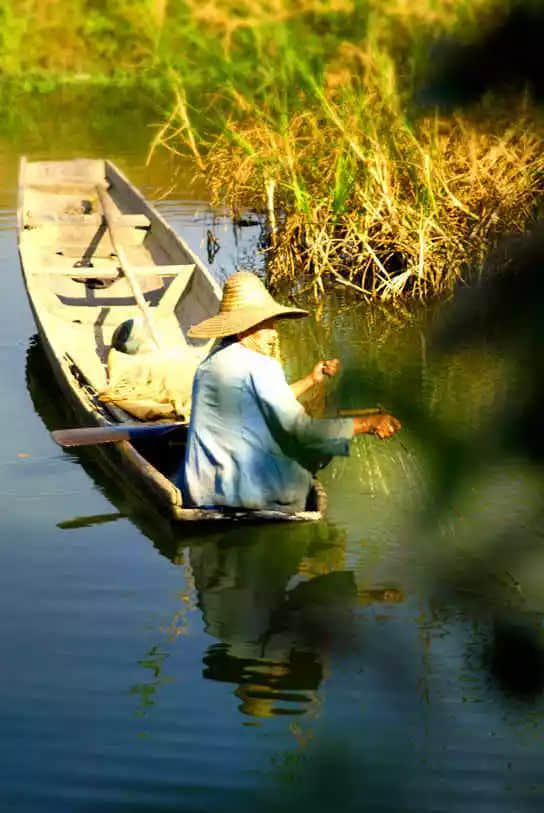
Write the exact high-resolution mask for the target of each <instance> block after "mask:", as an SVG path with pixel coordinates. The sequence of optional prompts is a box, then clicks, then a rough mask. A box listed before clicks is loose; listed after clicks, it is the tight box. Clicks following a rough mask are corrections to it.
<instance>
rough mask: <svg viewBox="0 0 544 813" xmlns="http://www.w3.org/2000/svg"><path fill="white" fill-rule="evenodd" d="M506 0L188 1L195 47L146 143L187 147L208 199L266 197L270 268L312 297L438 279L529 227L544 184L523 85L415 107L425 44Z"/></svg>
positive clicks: (488, 15) (433, 291)
mask: <svg viewBox="0 0 544 813" xmlns="http://www.w3.org/2000/svg"><path fill="white" fill-rule="evenodd" d="M507 7H508V4H507V3H506V2H499V0H479V2H473V3H470V4H469V3H466V2H463V0H455V1H454V2H446V0H443V2H432V0H427V2H420V3H417V4H409V3H403V2H401V0H397V2H391V1H390V2H385V0H364V2H363V0H354V1H353V2H348V0H335V1H334V2H328V3H323V2H319V1H318V0H306V2H303V3H300V2H298V3H296V4H295V3H294V2H290V0H269V2H268V3H264V4H260V6H259V7H256V6H255V5H254V4H253V3H252V2H241V1H240V0H237V1H236V2H233V0H221V2H219V1H218V0H208V2H207V3H206V4H204V5H202V4H201V3H198V2H197V0H187V6H186V8H187V11H188V16H187V19H186V21H185V31H186V34H187V36H188V39H189V40H190V43H191V47H190V52H189V53H186V54H185V58H184V59H181V60H180V61H179V62H178V64H177V66H176V71H175V73H173V74H172V76H173V82H174V84H175V91H176V102H175V107H174V109H173V111H172V115H171V117H170V118H169V120H168V121H167V123H166V124H165V127H164V128H163V130H162V131H161V132H160V133H159V134H158V137H157V141H156V143H157V144H158V143H162V144H163V145H165V146H166V147H168V148H169V149H173V150H176V151H180V152H190V153H191V154H192V155H193V157H194V159H195V165H196V167H197V168H198V170H199V171H200V172H201V173H202V174H203V175H204V176H205V178H206V180H207V183H208V185H209V188H210V189H211V192H212V195H213V198H214V202H216V203H221V204H223V205H227V206H229V207H230V208H231V209H232V211H233V212H234V213H235V214H236V213H237V212H239V211H241V210H243V209H245V208H251V209H256V210H259V211H261V212H263V213H266V215H267V217H268V225H269V235H268V248H267V267H268V271H269V278H270V280H271V281H272V282H273V283H275V282H279V281H281V280H284V279H287V280H290V281H293V280H296V281H297V282H298V283H302V284H303V285H305V286H306V287H308V286H310V287H311V288H312V289H313V291H314V292H315V294H316V295H320V294H321V293H322V292H323V291H324V290H325V289H326V287H327V285H329V284H331V283H334V284H340V285H343V286H346V287H349V288H351V289H354V290H356V291H357V292H358V293H359V294H360V295H361V296H363V297H365V298H368V299H375V298H380V299H382V300H391V299H409V298H418V299H422V300H428V299H430V298H432V297H436V296H439V295H442V294H444V293H446V292H448V291H449V290H451V288H452V286H453V285H454V284H455V282H456V281H457V280H458V279H459V278H463V277H466V276H467V275H468V274H469V273H472V272H473V271H474V270H476V271H478V270H479V269H480V268H481V267H482V264H483V261H484V258H485V257H486V255H487V254H488V251H489V249H490V248H491V247H492V246H493V244H494V242H495V241H496V239H497V237H498V236H500V235H502V234H504V233H508V232H512V231H513V232H515V231H519V230H522V229H524V228H525V227H526V225H527V224H528V223H529V222H530V221H531V219H532V217H533V216H534V214H535V209H536V207H537V205H538V202H539V199H540V197H541V194H542V191H543V188H544V176H543V172H542V170H543V159H542V154H543V153H542V147H543V130H542V127H541V124H540V122H539V120H538V116H537V115H536V114H535V112H534V110H533V108H532V105H531V103H530V101H529V99H528V98H527V97H525V96H523V95H517V96H510V97H509V98H508V99H506V100H505V98H504V97H502V98H499V97H496V98H492V97H491V96H487V97H485V98H484V100H483V101H482V102H481V103H479V104H478V105H477V106H473V107H472V108H471V109H470V110H469V111H468V112H464V113H462V114H461V113H451V114H449V115H441V116H439V115H438V114H436V113H432V112H431V113H430V112H429V111H427V112H426V114H425V115H424V116H422V115H421V114H419V115H418V111H417V110H416V109H415V105H414V99H416V98H417V91H418V87H419V86H420V83H421V80H422V77H425V76H428V75H429V72H432V63H433V59H434V58H435V54H433V50H432V43H433V42H436V41H437V40H438V39H439V38H440V37H443V36H446V35H450V36H459V37H462V38H464V39H466V40H470V38H471V37H473V36H474V35H475V34H476V32H477V31H479V30H480V29H481V28H482V26H486V25H488V24H489V23H490V21H493V20H495V19H497V18H498V17H499V18H500V15H501V14H504V13H506V11H507Z"/></svg>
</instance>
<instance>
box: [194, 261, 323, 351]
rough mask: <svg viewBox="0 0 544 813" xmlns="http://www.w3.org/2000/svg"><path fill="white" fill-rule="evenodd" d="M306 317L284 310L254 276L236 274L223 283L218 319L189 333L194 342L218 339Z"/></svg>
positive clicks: (196, 327) (301, 312)
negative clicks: (264, 324)
mask: <svg viewBox="0 0 544 813" xmlns="http://www.w3.org/2000/svg"><path fill="white" fill-rule="evenodd" d="M301 316H308V311H304V310H301V309H300V308H286V307H285V306H284V305H280V304H279V302H276V300H275V299H273V298H272V296H271V295H270V294H269V293H268V291H267V290H266V288H265V287H264V285H263V283H262V282H261V280H260V279H259V277H258V276H257V275H256V274H252V273H251V272H250V271H238V272H237V273H236V274H233V275H232V276H231V277H229V278H228V280H227V281H226V282H225V287H224V288H223V299H222V300H221V306H220V308H219V313H218V314H217V316H212V317H211V318H210V319H205V320H204V321H203V322H199V323H198V324H197V325H193V326H192V327H191V328H190V330H189V336H192V337H194V338H197V339H211V338H220V337H222V336H232V335H233V334H235V333H243V332H244V331H246V330H249V328H251V327H254V326H255V325H258V324H259V323H260V322H265V321H266V320H267V319H285V318H289V317H290V318H292V319H297V318H300V317H301Z"/></svg>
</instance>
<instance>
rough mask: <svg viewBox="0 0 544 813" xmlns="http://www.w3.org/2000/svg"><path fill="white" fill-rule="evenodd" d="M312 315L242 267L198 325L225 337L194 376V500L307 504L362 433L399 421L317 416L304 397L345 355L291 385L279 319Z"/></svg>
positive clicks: (186, 479) (291, 507) (186, 482)
mask: <svg viewBox="0 0 544 813" xmlns="http://www.w3.org/2000/svg"><path fill="white" fill-rule="evenodd" d="M306 315H307V312H306V311H303V310H299V309H297V308H287V307H284V306H282V305H279V304H278V303H277V302H275V300H274V299H273V298H272V297H271V296H270V294H269V293H268V291H267V290H266V288H265V287H264V285H263V283H262V282H261V281H260V279H259V278H258V277H257V276H255V275H254V274H251V273H249V272H244V271H241V272H239V273H237V274H233V275H232V276H231V277H230V278H229V279H228V280H227V282H226V283H225V288H224V291H223V299H222V302H221V308H220V311H219V314H217V316H214V317H212V318H211V319H206V320H205V321H204V322H201V323H200V324H198V325H196V326H194V327H193V328H191V330H190V331H189V334H190V335H191V336H194V337H199V338H223V339H224V341H223V343H222V344H220V345H219V346H218V347H216V348H215V350H214V351H212V353H211V354H210V356H208V358H207V359H206V360H205V361H204V362H203V363H202V364H201V365H200V367H199V369H198V371H197V374H196V376H195V380H194V385H193V396H192V414H191V423H190V427H189V437H188V442H187V451H186V458H185V466H184V476H183V478H182V480H183V482H182V484H181V485H182V490H183V497H184V503H185V504H186V505H196V506H201V507H213V506H232V507H244V508H250V509H271V510H279V511H286V512H292V511H300V510H304V508H305V503H306V497H307V495H308V492H309V490H310V485H311V480H312V474H313V473H314V472H315V471H316V470H317V469H319V468H321V467H322V466H324V465H326V463H327V462H328V461H329V460H330V458H331V457H332V456H333V455H347V454H348V453H349V442H350V440H351V438H352V437H353V436H354V435H358V434H362V433H368V434H376V435H377V436H378V437H380V438H385V437H389V436H390V435H392V434H393V433H394V432H396V431H397V430H398V429H399V428H400V424H399V422H398V421H397V420H396V419H395V418H393V417H392V416H391V415H371V416H366V417H360V418H344V419H322V420H314V419H312V418H310V417H309V415H308V414H307V413H306V412H305V410H304V408H303V407H302V405H301V404H299V402H298V401H297V398H298V397H300V395H302V394H303V393H304V392H306V391H307V390H308V389H310V388H311V387H313V386H314V384H317V383H319V382H320V381H321V380H322V379H323V376H324V375H334V374H335V373H336V371H337V369H338V362H337V361H336V360H334V361H327V362H325V361H321V362H319V363H318V365H316V367H315V368H314V369H313V370H312V372H311V373H310V374H309V375H308V376H306V377H305V378H303V379H301V380H300V381H298V382H296V383H295V384H293V385H291V387H289V385H288V384H287V381H286V379H285V375H284V373H283V369H282V367H281V365H280V364H279V362H278V361H277V360H276V359H275V358H273V351H274V347H276V346H277V333H276V329H275V321H276V320H277V319H284V318H289V317H291V318H294V317H301V316H306Z"/></svg>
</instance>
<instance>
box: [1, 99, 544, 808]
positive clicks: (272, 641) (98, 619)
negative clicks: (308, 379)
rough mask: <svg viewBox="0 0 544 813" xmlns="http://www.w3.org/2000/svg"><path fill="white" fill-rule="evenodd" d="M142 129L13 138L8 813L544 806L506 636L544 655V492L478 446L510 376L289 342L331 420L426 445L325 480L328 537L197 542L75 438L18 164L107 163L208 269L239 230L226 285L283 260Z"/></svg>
mask: <svg viewBox="0 0 544 813" xmlns="http://www.w3.org/2000/svg"><path fill="white" fill-rule="evenodd" d="M47 109H48V108H47V105H46V104H44V109H43V111H42V116H43V120H44V121H45V120H46V119H47V116H46V111H47ZM33 111H34V114H35V109H34V108H33ZM123 115H125V116H126V117H128V113H126V114H123ZM126 117H125V118H123V117H120V119H119V121H118V122H117V126H116V127H114V126H113V125H112V124H111V121H110V120H109V119H108V126H107V127H106V125H104V128H103V131H102V132H101V131H100V128H99V127H97V124H96V122H95V123H94V124H93V126H92V128H91V127H90V126H86V125H85V122H82V120H81V117H80V116H79V114H78V115H75V114H74V113H73V111H72V112H71V108H70V107H69V106H68V107H66V108H65V109H64V110H63V115H62V129H61V131H60V141H57V145H56V148H55V150H52V149H49V148H47V146H46V144H47V140H46V138H45V137H42V135H41V132H42V130H41V129H40V126H39V125H40V123H39V121H36V120H32V121H30V122H29V123H28V124H27V126H26V127H23V126H22V125H21V128H20V129H19V130H18V131H17V138H14V137H8V136H6V137H5V138H4V139H3V141H2V142H0V173H1V175H0V177H1V179H2V183H1V185H0V271H1V273H2V278H3V285H2V292H3V294H2V298H1V300H0V376H1V393H2V398H1V401H0V410H1V417H2V425H3V427H4V432H3V444H2V450H3V454H2V458H1V460H0V495H1V501H2V511H1V514H0V517H1V519H0V523H1V525H0V528H1V531H0V539H1V542H0V565H1V566H0V630H1V633H0V634H1V651H2V668H1V670H0V688H1V691H0V720H1V722H2V735H1V740H0V765H1V766H2V769H1V771H2V781H1V784H0V809H1V810H6V811H7V810H10V811H11V810H17V811H21V812H22V813H23V812H24V813H26V812H27V811H28V813H36V812H37V811H40V813H41V811H44V812H45V811H47V812H48V813H49V811H51V813H65V812H66V813H67V812H68V811H93V812H94V811H100V812H101V813H102V811H104V813H105V812H106V811H108V813H109V811H112V813H113V811H135V812H138V813H139V812H140V811H141V812H142V813H143V812H144V811H145V812H146V813H148V812H150V811H157V812H158V811H170V810H171V811H216V810H217V811H219V810H230V809H233V810H234V809H236V810H238V811H239V810H256V809H261V810H276V809H278V808H280V806H281V807H282V808H283V809H285V810H301V809H308V810H315V811H325V810H327V811H328V810H358V811H360V810H369V811H381V810H384V811H385V810H387V811H389V810H391V811H399V810H403V811H404V810H410V811H414V812H416V811H418V812H419V811H457V810H459V811H461V810H462V811H466V810H478V811H508V812H509V813H513V811H525V810H535V811H536V810H541V809H542V806H543V804H544V779H543V778H542V767H541V766H542V758H543V756H544V747H543V743H542V740H543V733H544V701H543V699H542V696H541V691H540V690H541V688H542V680H541V678H542V670H543V667H542V662H541V661H540V660H539V657H538V651H536V654H535V652H533V650H532V649H530V651H529V673H530V676H532V677H533V678H534V680H533V681H532V682H531V680H529V682H528V683H527V682H526V683H524V684H523V685H519V681H518V682H516V672H515V665H516V663H517V662H519V663H521V664H522V665H523V663H524V662H526V661H527V657H526V656H527V649H524V648H523V646H522V645H520V644H519V641H517V639H516V640H515V641H514V645H513V646H511V645H510V638H509V630H511V628H512V625H515V626H517V627H520V628H522V629H523V630H524V635H525V638H524V639H523V640H524V641H525V640H530V641H533V640H538V638H539V637H540V636H541V633H542V612H543V610H544V571H543V569H542V564H543V563H542V556H541V555H540V553H539V551H538V550H537V551H535V549H534V548H533V547H532V545H531V543H532V542H533V541H534V540H540V539H541V535H542V527H543V526H542V522H541V518H540V515H541V487H542V478H541V477H540V476H539V475H538V473H536V472H535V470H534V468H532V467H530V466H529V465H528V464H527V463H525V462H524V460H523V459H522V458H521V456H519V455H518V456H517V457H516V456H514V455H512V454H510V455H505V454H494V455H491V454H489V452H488V451H487V452H486V451H485V449H483V447H482V448H481V447H480V446H479V445H478V438H480V437H481V431H480V427H482V426H485V425H486V422H487V423H488V422H489V415H490V414H491V410H492V409H493V406H494V404H495V403H496V402H497V400H498V399H500V397H501V394H503V393H504V391H505V390H507V388H508V381H509V380H510V376H511V370H510V369H509V367H508V363H507V361H505V360H504V359H503V358H501V357H499V356H497V355H495V354H494V353H493V351H492V350H491V349H489V348H479V349H478V350H474V349H473V350H463V351H461V350H460V351H458V352H456V353H455V354H451V355H448V356H447V357H443V358H440V359H438V360H436V359H434V358H433V359H431V358H430V356H429V352H428V339H429V331H430V325H429V321H430V320H429V319H428V318H426V319H418V320H417V321H416V320H414V321H413V322H412V323H411V324H408V325H405V326H402V325H401V324H400V323H399V322H398V321H397V319H396V318H395V317H394V315H384V314H382V315H378V314H376V313H370V314H369V313H368V312H367V311H366V310H365V309H364V308H362V307H360V306H359V307H356V306H355V305H354V303H350V302H346V301H343V300H342V299H338V301H336V302H335V304H334V306H332V305H331V306H329V307H327V308H326V309H324V311H323V312H322V313H319V314H318V317H319V321H315V320H312V321H310V320H307V324H305V325H296V326H295V325H290V326H286V329H287V332H286V334H285V335H284V337H283V349H284V356H285V363H286V366H287V368H288V370H289V372H290V373H291V374H292V375H298V374H299V373H302V372H305V371H306V370H307V368H309V367H310V366H311V365H312V363H313V362H315V361H316V360H317V359H318V358H320V357H322V356H329V355H339V356H340V357H341V358H342V360H343V362H344V374H343V377H342V379H340V381H338V382H336V385H335V387H333V388H332V389H331V391H330V392H329V393H328V396H327V403H326V405H325V407H326V409H327V410H329V411H331V410H334V408H335V407H336V406H338V405H342V406H350V405H355V404H359V405H360V404H372V403H375V402H376V401H377V400H380V401H383V402H385V403H396V404H397V409H398V410H399V409H400V412H399V415H400V417H401V418H402V419H403V421H404V424H405V426H404V429H403V433H402V435H401V436H399V437H397V438H395V439H393V440H392V441H391V442H390V443H388V444H379V443H378V442H376V441H372V440H370V439H360V440H358V441H357V442H356V444H354V446H353V450H352V455H351V457H350V458H348V459H345V460H341V461H336V462H335V463H334V464H333V465H332V466H330V467H329V468H328V469H327V471H326V472H325V473H324V476H323V480H324V482H325V484H326V486H327V489H328V492H329V499H330V512H329V516H328V519H327V521H326V522H323V523H320V524H317V525H307V526H306V525H305V526H296V527H289V528H285V527H283V526H282V527H261V528H258V529H244V530H240V529H230V530H227V531H221V532H217V531H215V530H212V531H207V532H206V533H205V534H204V533H202V532H201V533H198V532H196V531H195V530H194V529H175V528H173V527H172V526H170V525H168V524H167V523H165V522H164V521H163V520H162V519H161V518H160V517H159V516H156V515H154V514H153V513H151V512H149V511H148V510H146V509H144V508H143V507H142V506H141V505H138V503H136V504H135V503H134V502H133V501H131V500H130V495H127V493H126V491H125V489H124V488H123V484H122V483H115V482H111V481H108V480H107V479H106V478H105V477H104V475H103V474H101V472H100V469H99V468H97V467H96V464H95V460H94V458H93V454H92V451H91V452H88V453H82V454H79V455H78V454H71V453H66V452H63V451H62V450H61V449H60V448H59V447H57V446H56V445H55V444H54V443H53V441H52V440H51V438H50V435H49V430H50V429H52V428H54V427H55V426H59V425H62V424H63V423H66V421H67V420H69V419H67V418H66V416H65V414H64V413H63V410H62V404H61V403H59V401H60V399H59V395H58V392H57V390H56V387H55V385H54V382H52V381H51V376H50V373H49V370H48V368H47V364H46V362H45V359H44V356H43V352H42V350H41V347H40V344H39V341H38V340H37V338H36V335H35V327H34V324H33V320H32V317H31V313H30V310H29V307H28V305H27V302H26V297H25V293H24V290H23V285H22V281H21V277H20V272H19V268H18V261H17V255H16V243H15V231H14V207H15V192H16V170H17V161H18V157H19V154H20V153H22V152H23V151H24V152H27V154H28V155H29V157H45V156H47V155H49V156H50V157H56V158H64V157H69V156H73V155H81V154H85V155H88V156H93V155H96V156H103V155H107V156H109V157H111V158H113V160H115V161H116V162H118V163H119V164H120V166H121V167H122V168H123V170H124V171H125V172H126V173H127V174H128V175H129V177H130V178H131V179H132V180H133V181H134V182H135V183H136V184H137V185H138V186H140V188H141V189H142V190H143V191H144V193H145V194H146V195H147V196H149V197H150V198H151V199H154V200H156V201H157V205H158V206H159V208H160V209H161V211H163V213H164V214H165V215H166V217H167V218H168V219H169V221H170V222H171V223H172V224H173V225H174V227H175V228H176V229H178V230H179V231H180V232H182V233H183V234H184V236H185V237H188V239H189V241H190V243H191V244H192V246H193V248H195V249H196V250H197V251H198V252H199V253H200V255H201V256H202V257H204V258H205V256H206V244H205V237H206V231H207V229H209V228H211V229H212V230H213V231H214V233H215V234H216V236H217V238H218V240H219V243H220V246H221V248H220V250H219V253H218V254H217V256H216V257H215V259H214V260H213V263H212V265H211V269H212V271H213V273H214V274H216V275H217V277H218V278H219V279H224V277H225V276H226V275H228V274H229V273H230V272H231V271H232V270H234V268H236V267H239V266H241V265H245V266H248V265H249V266H250V267H259V263H260V261H259V259H258V256H257V250H258V241H259V229H258V227H255V228H245V229H242V230H238V231H235V230H233V228H232V226H231V224H230V223H229V222H228V220H227V219H225V218H224V217H222V216H220V215H219V214H217V213H215V214H214V213H213V212H211V211H210V210H209V208H208V207H207V206H206V204H205V202H204V200H205V194H204V193H203V192H202V191H201V190H200V191H199V189H198V188H197V187H195V186H189V185H188V184H187V183H186V181H187V180H188V174H187V169H186V168H185V169H183V168H182V170H181V171H179V170H175V169H174V167H173V165H172V164H171V162H169V161H168V160H167V159H166V158H165V157H164V156H163V157H162V158H159V159H157V160H155V161H154V162H153V163H152V164H151V166H149V167H145V165H144V159H145V150H146V139H147V138H148V137H149V132H150V131H149V129H148V128H146V125H147V124H148V123H149V120H152V119H151V118H149V117H148V119H147V120H145V117H144V121H143V122H141V126H139V127H136V126H135V123H134V121H132V120H130V121H128V120H127V118H126ZM174 172H178V173H179V174H178V176H177V178H174ZM184 173H185V174H184ZM422 415H423V416H424V418H422V417H421V416H422ZM431 417H432V421H431V420H430V418H431ZM459 450H461V451H459ZM471 451H472V454H473V456H472V457H471V455H470V452H471ZM456 455H457V456H456ZM463 455H465V457H463ZM486 455H488V457H486ZM454 458H455V463H456V466H457V469H459V470H460V471H461V475H459V477H453V476H451V470H452V466H453V463H452V464H451V465H450V462H451V461H452V460H453V459H454ZM459 461H460V462H459ZM476 462H477V464H478V465H476ZM457 464H459V465H457ZM448 477H449V479H448ZM441 486H443V488H441ZM505 537H506V538H508V540H509V543H510V544H509V545H508V546H506V549H505V546H504V545H503V548H501V555H499V554H498V553H497V549H496V547H495V542H496V540H497V539H500V540H503V541H504V538H505ZM521 554H522V555H521ZM524 659H525V660H524ZM509 665H510V667H512V668H510V669H509V668H508V667H509ZM512 665H513V666H512ZM512 669H513V671H512Z"/></svg>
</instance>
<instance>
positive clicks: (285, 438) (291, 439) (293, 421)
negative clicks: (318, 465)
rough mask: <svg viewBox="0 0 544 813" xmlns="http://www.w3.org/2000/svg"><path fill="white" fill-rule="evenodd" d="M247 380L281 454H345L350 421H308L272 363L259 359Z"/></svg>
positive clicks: (347, 419) (281, 375)
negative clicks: (250, 381)
mask: <svg viewBox="0 0 544 813" xmlns="http://www.w3.org/2000/svg"><path fill="white" fill-rule="evenodd" d="M251 379H252V384H253V389H254V393H255V397H256V398H257V402H258V404H259V408H260V410H261V412H262V413H263V416H264V418H265V421H266V423H267V425H268V427H269V429H270V431H271V433H272V435H273V436H274V438H275V439H276V442H277V443H278V444H279V445H280V446H281V448H282V449H283V451H284V452H285V454H287V455H288V456H291V457H298V456H299V454H300V453H302V452H305V453H311V454H313V455H317V456H318V457H330V456H331V455H347V454H349V441H350V440H351V438H352V437H353V433H354V421H353V418H320V419H315V418H311V417H310V416H309V415H308V414H307V412H306V410H305V409H304V407H303V406H302V405H301V404H300V403H299V402H298V401H297V399H296V397H295V393H294V392H293V389H292V388H291V387H290V386H289V384H288V383H287V381H286V379H285V374H284V372H283V369H282V367H281V365H280V364H279V363H278V362H277V361H274V360H273V359H268V358H266V359H265V358H264V357H263V358H262V359H261V360H260V361H259V363H258V364H256V365H255V368H254V370H252V374H251Z"/></svg>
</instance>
